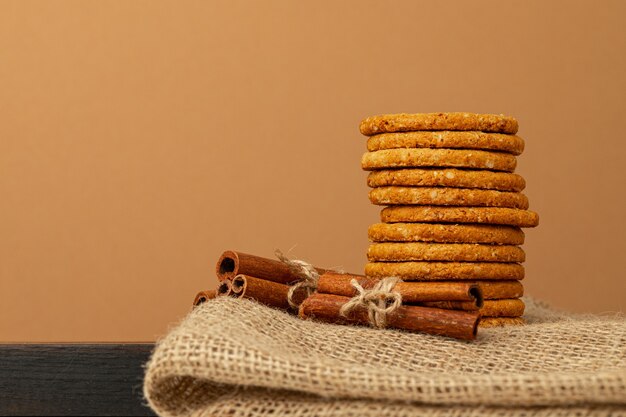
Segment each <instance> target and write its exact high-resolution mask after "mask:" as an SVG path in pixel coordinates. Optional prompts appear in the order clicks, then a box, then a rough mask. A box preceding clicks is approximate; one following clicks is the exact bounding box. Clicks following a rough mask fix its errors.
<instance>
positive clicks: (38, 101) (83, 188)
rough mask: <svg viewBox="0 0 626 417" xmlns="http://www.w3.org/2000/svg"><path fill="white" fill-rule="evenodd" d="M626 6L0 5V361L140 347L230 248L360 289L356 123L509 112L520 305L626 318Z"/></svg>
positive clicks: (357, 2)
mask: <svg viewBox="0 0 626 417" xmlns="http://www.w3.org/2000/svg"><path fill="white" fill-rule="evenodd" d="M625 5H626V2H623V1H604V2H598V1H589V2H580V1H576V2H571V1H562V2H561V1H559V2H554V1H553V2H546V1H543V0H541V1H525V2H501V1H473V2H465V1H456V2H455V1H450V2H435V1H395V2H380V1H361V0H353V1H325V2H319V1H318V2H293V1H282V2H279V1H264V2H252V1H250V2H241V1H232V0H228V1H219V2H217V1H204V2H190V1H184V2H181V1H171V2H163V1H145V2H140V1H132V2H126V1H119V2H112V1H111V2H95V1H93V2H83V1H73V2H68V1H54V2H53V1H41V2H25V1H16V2H7V1H3V2H1V3H0V340H2V341H73V340H83V341H98V340H100V341H115V340H129V341H140V340H153V339H154V338H156V337H158V335H160V334H163V332H164V331H166V330H167V328H168V326H169V325H170V323H172V322H175V321H176V320H178V319H179V318H180V317H182V316H183V315H184V314H185V313H186V312H187V311H188V310H189V307H190V303H191V301H192V299H193V297H194V295H195V293H196V292H197V291H198V290H201V289H206V288H209V287H212V286H213V285H214V282H215V280H214V277H213V268H214V263H215V261H216V259H217V257H218V256H219V254H220V253H221V251H222V250H224V249H231V248H232V249H239V250H242V251H247V252H251V253H256V254H260V255H265V256H271V255H272V252H273V250H274V248H282V249H283V250H284V251H287V250H289V249H290V248H292V247H293V246H294V245H297V246H296V247H295V248H294V249H293V250H292V251H291V252H290V254H291V255H293V256H295V257H300V258H303V259H307V260H310V261H313V262H315V264H317V265H320V266H342V267H343V268H345V269H346V270H349V271H354V272H361V271H362V267H363V264H364V262H365V256H364V253H365V249H366V246H367V238H366V230H367V226H368V224H370V223H373V222H375V221H377V218H378V209H377V208H376V207H374V206H371V205H370V204H369V202H368V199H367V188H366V186H365V176H366V174H365V173H364V172H362V171H361V170H360V167H359V160H360V157H361V154H362V152H364V149H365V139H364V138H363V137H361V136H360V135H359V133H358V129H357V126H358V122H359V121H360V119H362V118H363V117H365V116H368V115H372V114H378V113H389V112H429V111H471V112H495V113H506V114H510V115H514V116H515V117H517V118H518V120H519V122H520V126H521V127H520V135H521V136H522V137H524V138H525V139H526V142H527V148H526V149H527V150H526V152H525V153H524V154H523V155H522V157H521V158H520V160H519V170H518V172H519V173H521V174H522V175H524V176H525V177H526V179H527V182H528V187H527V191H526V193H527V195H528V196H529V198H530V201H531V208H532V209H534V210H536V211H538V212H539V213H540V215H541V225H540V227H539V228H538V229H535V230H529V231H528V232H527V244H526V245H525V250H526V251H527V257H528V262H527V263H526V266H527V278H526V280H525V285H526V287H527V292H528V293H530V294H534V295H535V296H537V297H541V298H543V299H546V300H548V301H550V302H552V303H553V304H554V305H556V306H558V307H562V308H566V309H571V310H576V311H590V312H605V311H616V310H624V309H625V308H626V284H625V282H626V281H625V278H626V277H625V274H624V257H625V256H626V255H625V253H624V250H625V249H626V248H625V245H624V237H625V236H626V228H625V227H624V220H623V216H624V213H625V212H626V200H625V196H624V192H625V187H624V186H625V179H626V175H625V174H624V170H625V169H626V156H625V152H626V137H625V136H624V120H625V119H624V111H625V110H626V95H625V94H624V92H625V91H626V55H625V53H624V51H626V27H625V26H624V24H623V16H624V13H625V12H626V7H625Z"/></svg>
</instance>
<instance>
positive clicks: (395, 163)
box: [361, 148, 517, 172]
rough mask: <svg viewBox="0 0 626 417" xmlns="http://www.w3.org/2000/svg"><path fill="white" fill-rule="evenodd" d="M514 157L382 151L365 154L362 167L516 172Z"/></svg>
mask: <svg viewBox="0 0 626 417" xmlns="http://www.w3.org/2000/svg"><path fill="white" fill-rule="evenodd" d="M516 166H517V159H516V157H515V156H514V155H511V154H507V153H501V152H491V151H479V150H468V149H425V148H413V149H383V150H380V151H375V152H366V153H365V154H363V157H362V158H361V168H363V169H364V170H366V171H373V170H376V169H386V168H417V167H452V168H473V169H486V170H493V171H505V172H513V171H514V170H515V167H516Z"/></svg>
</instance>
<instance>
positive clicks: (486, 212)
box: [380, 206, 539, 227]
mask: <svg viewBox="0 0 626 417" xmlns="http://www.w3.org/2000/svg"><path fill="white" fill-rule="evenodd" d="M380 220H381V221H382V222H384V223H403V222H406V223H412V222H423V223H479V224H494V225H511V226H518V227H535V226H537V225H538V224H539V215H538V214H537V213H535V212H534V211H530V210H518V209H512V208H505V207H433V206H391V207H385V208H384V209H382V210H381V212H380Z"/></svg>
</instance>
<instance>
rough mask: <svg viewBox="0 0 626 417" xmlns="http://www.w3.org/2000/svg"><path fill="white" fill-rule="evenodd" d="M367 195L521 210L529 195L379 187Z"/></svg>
mask: <svg viewBox="0 0 626 417" xmlns="http://www.w3.org/2000/svg"><path fill="white" fill-rule="evenodd" d="M369 198H370V201H371V202H372V203H374V204H377V205H396V204H397V205H404V204H418V205H421V206H423V205H432V206H469V207H472V206H479V207H509V208H516V209H523V210H526V209H527V208H528V198H527V197H526V196H525V195H524V194H522V193H511V192H506V191H496V190H479V189H475V188H449V187H378V188H372V189H371V190H370V192H369Z"/></svg>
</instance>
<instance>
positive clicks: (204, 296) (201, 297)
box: [193, 290, 217, 307]
mask: <svg viewBox="0 0 626 417" xmlns="http://www.w3.org/2000/svg"><path fill="white" fill-rule="evenodd" d="M215 297H217V291H216V290H207V291H200V292H199V293H198V294H196V298H194V300H193V306H194V307H197V306H199V305H200V304H202V303H204V302H205V301H207V300H210V299H212V298H215Z"/></svg>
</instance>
